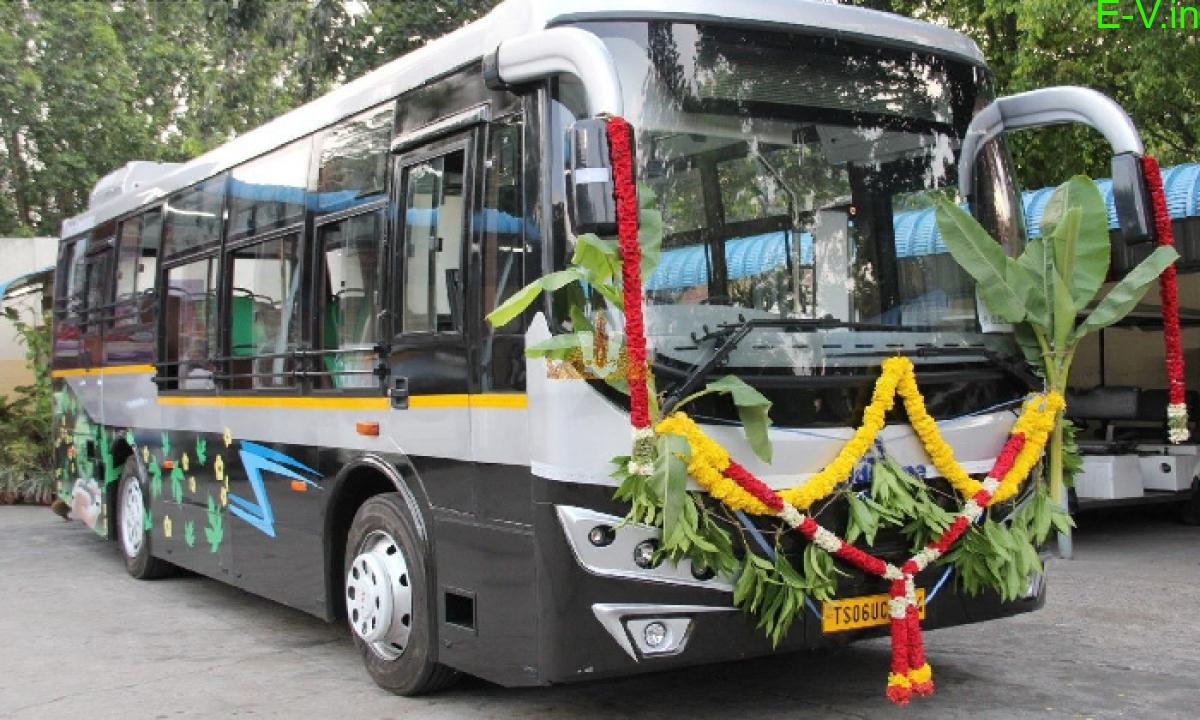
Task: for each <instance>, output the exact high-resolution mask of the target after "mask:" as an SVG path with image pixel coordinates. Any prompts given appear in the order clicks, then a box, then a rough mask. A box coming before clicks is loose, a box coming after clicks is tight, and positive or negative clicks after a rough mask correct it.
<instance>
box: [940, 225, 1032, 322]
mask: <svg viewBox="0 0 1200 720" xmlns="http://www.w3.org/2000/svg"><path fill="white" fill-rule="evenodd" d="M934 212H935V215H936V218H937V226H938V230H939V231H940V232H941V235H942V241H943V242H945V243H946V248H947V249H948V250H949V251H950V254H951V255H953V256H954V259H955V261H957V262H958V264H959V265H960V266H961V267H962V268H963V269H964V270H965V271H966V272H967V274H968V275H970V276H971V277H972V278H974V279H975V282H976V286H977V288H978V290H979V296H980V297H981V298H982V299H983V301H984V303H986V304H987V306H988V308H989V309H990V310H991V311H992V312H994V313H995V314H996V315H998V316H1000V317H1001V318H1003V319H1004V320H1005V321H1007V322H1010V323H1019V322H1021V321H1022V320H1024V319H1025V316H1026V309H1025V305H1026V301H1027V300H1028V297H1029V292H1030V289H1031V288H1030V285H1029V284H1027V283H1025V281H1026V280H1028V279H1029V278H1028V275H1025V274H1022V273H1020V272H1019V271H1014V272H1013V273H1012V275H1013V277H1014V278H1015V279H1016V280H1017V281H1018V283H1021V284H1020V285H1018V286H1016V287H1014V286H1013V285H1011V284H1010V281H1009V275H1010V273H1009V267H1010V265H1009V262H1007V261H1009V260H1011V258H1008V257H1007V256H1005V254H1004V249H1003V248H1002V247H1000V244H999V243H997V242H996V241H995V240H993V239H992V238H991V236H990V235H988V234H987V232H986V231H985V230H984V229H983V228H982V227H980V225H979V223H978V222H976V221H975V219H974V218H972V217H971V216H970V215H969V214H967V212H966V211H965V210H963V209H962V208H960V207H958V206H957V205H955V204H954V203H951V202H948V201H942V202H939V203H938V205H937V208H936V210H935V211H934ZM1012 265H1013V266H1016V263H1015V261H1013V262H1012Z"/></svg>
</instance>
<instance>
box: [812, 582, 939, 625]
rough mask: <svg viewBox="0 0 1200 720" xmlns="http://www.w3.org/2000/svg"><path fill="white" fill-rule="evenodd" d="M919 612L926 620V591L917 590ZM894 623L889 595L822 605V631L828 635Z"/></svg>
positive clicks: (832, 601)
mask: <svg viewBox="0 0 1200 720" xmlns="http://www.w3.org/2000/svg"><path fill="white" fill-rule="evenodd" d="M917 611H918V612H919V613H920V616H921V619H922V620H924V619H925V591H924V590H922V589H918V590H917ZM891 621H892V615H891V612H890V611H889V610H888V596H887V595H864V596H862V597H855V598H846V599H845V600H830V601H828V602H826V603H823V604H822V605H821V630H823V631H825V632H827V633H835V632H845V631H847V630H861V629H863V628H870V627H879V626H880V625H887V624H888V623H889V622H891Z"/></svg>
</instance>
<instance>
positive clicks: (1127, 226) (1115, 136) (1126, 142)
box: [958, 87, 1154, 244]
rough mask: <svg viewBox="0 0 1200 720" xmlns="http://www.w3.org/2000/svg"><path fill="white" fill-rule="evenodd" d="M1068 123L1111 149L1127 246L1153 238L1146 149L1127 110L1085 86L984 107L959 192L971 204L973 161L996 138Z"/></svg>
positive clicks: (970, 132)
mask: <svg viewBox="0 0 1200 720" xmlns="http://www.w3.org/2000/svg"><path fill="white" fill-rule="evenodd" d="M1066 123H1081V124H1083V125H1087V126H1089V127H1092V128H1095V129H1096V130H1098V131H1099V132H1100V133H1101V134H1102V135H1104V137H1105V138H1106V139H1107V140H1108V142H1109V144H1110V145H1112V148H1113V160H1112V167H1113V178H1112V180H1113V199H1114V202H1115V205H1116V210H1117V222H1118V225H1119V227H1120V229H1121V235H1122V237H1123V238H1124V240H1125V242H1126V243H1127V244H1135V243H1140V242H1143V241H1145V240H1148V239H1150V238H1151V237H1153V221H1154V219H1153V214H1152V213H1151V212H1150V199H1149V196H1148V195H1147V194H1146V183H1145V178H1144V177H1143V176H1142V171H1141V166H1140V159H1141V156H1142V153H1143V152H1145V148H1144V147H1143V145H1142V139H1141V136H1140V135H1139V134H1138V131H1137V128H1136V127H1135V126H1134V124H1133V120H1132V119H1130V117H1129V114H1128V113H1126V112H1125V110H1124V108H1122V107H1121V106H1120V105H1118V104H1117V103H1116V102H1115V101H1114V100H1113V99H1112V98H1110V97H1108V96H1107V95H1104V94H1102V93H1099V92H1096V91H1095V90H1090V89H1088V88H1081V87H1054V88H1046V89H1044V90H1034V91H1032V92H1027V93H1021V94H1019V95H1010V96H1008V97H1002V98H999V99H997V100H996V101H995V102H993V103H992V104H991V105H988V106H987V107H986V108H984V109H983V110H981V111H980V112H979V113H978V114H977V115H976V116H975V118H974V119H973V120H971V125H970V126H969V127H968V128H967V134H966V137H964V138H963V148H962V156H961V157H960V158H959V164H958V185H959V192H960V193H961V194H962V196H963V197H965V198H967V200H968V202H970V201H971V200H972V199H973V198H972V195H973V194H974V189H975V186H974V183H975V160H976V157H977V156H978V155H979V152H980V151H981V150H982V149H983V146H984V145H986V144H987V143H988V142H989V141H991V140H992V139H993V138H995V137H996V136H998V135H1000V134H1001V133H1004V132H1007V131H1010V130H1024V129H1029V128H1037V127H1048V126H1051V125H1063V124H1066Z"/></svg>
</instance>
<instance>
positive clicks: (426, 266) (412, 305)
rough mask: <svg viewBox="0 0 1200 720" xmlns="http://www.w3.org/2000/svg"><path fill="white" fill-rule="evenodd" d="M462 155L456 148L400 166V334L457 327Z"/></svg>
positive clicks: (460, 251) (460, 253)
mask: <svg viewBox="0 0 1200 720" xmlns="http://www.w3.org/2000/svg"><path fill="white" fill-rule="evenodd" d="M464 157H465V153H464V151H462V150H456V151H454V152H451V153H449V154H446V155H442V156H440V157H436V158H433V159H432V160H427V161H425V162H422V163H419V164H417V165H413V166H411V167H409V168H407V169H406V170H405V178H406V179H405V182H406V187H405V223H404V325H403V331H404V332H433V331H439V330H441V331H445V330H454V329H456V328H458V327H460V317H459V315H460V310H461V308H460V304H461V297H462V287H461V277H462V270H461V267H462V249H463V245H462V244H463V225H464V222H463V220H464V217H463V212H464V209H465V208H464V205H463V160H464Z"/></svg>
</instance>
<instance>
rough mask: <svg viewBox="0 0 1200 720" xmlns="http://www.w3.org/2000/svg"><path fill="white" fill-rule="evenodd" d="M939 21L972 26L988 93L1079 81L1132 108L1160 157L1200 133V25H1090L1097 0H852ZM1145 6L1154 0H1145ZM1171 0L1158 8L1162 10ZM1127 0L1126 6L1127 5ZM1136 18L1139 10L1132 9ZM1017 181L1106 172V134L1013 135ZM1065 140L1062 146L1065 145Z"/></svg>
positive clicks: (1180, 153) (1184, 150) (1053, 181)
mask: <svg viewBox="0 0 1200 720" xmlns="http://www.w3.org/2000/svg"><path fill="white" fill-rule="evenodd" d="M849 4H856V5H863V6H868V7H872V8H874V9H877V10H887V11H891V12H897V13H901V14H905V15H911V16H913V17H917V18H920V19H923V20H929V21H932V22H937V23H940V24H943V25H947V26H949V27H952V28H954V29H956V30H959V31H961V32H964V33H966V34H967V35H969V36H971V37H972V38H973V39H974V40H975V41H976V42H977V43H979V46H980V48H981V49H982V50H983V53H984V55H985V56H987V59H988V63H989V65H990V66H991V68H992V71H993V73H994V74H995V78H996V85H997V87H996V93H997V94H998V95H1007V94H1012V93H1018V92H1023V91H1026V90H1033V89H1036V88H1041V87H1048V86H1052V85H1082V86H1084V87H1090V88H1094V89H1096V90H1099V91H1101V92H1103V93H1105V94H1107V95H1109V96H1110V97H1112V98H1114V99H1115V100H1116V101H1117V102H1119V103H1120V104H1121V105H1122V106H1123V107H1124V108H1125V109H1126V110H1127V111H1129V114H1130V115H1131V116H1132V117H1133V119H1134V122H1136V123H1137V125H1138V128H1139V129H1140V130H1141V133H1142V138H1143V139H1144V140H1145V143H1146V149H1147V152H1149V153H1150V154H1152V155H1155V156H1156V157H1157V158H1158V159H1159V160H1160V161H1161V162H1162V163H1163V165H1172V164H1177V163H1182V162H1188V161H1191V160H1194V159H1195V156H1196V155H1195V153H1196V150H1195V148H1196V146H1197V142H1198V140H1200V85H1198V84H1197V83H1196V82H1195V79H1194V76H1195V73H1194V70H1193V68H1195V67H1197V65H1200V42H1198V40H1200V32H1197V31H1193V30H1191V29H1190V28H1189V29H1186V30H1178V29H1170V28H1165V29H1164V28H1160V27H1154V28H1150V29H1148V28H1146V27H1145V26H1144V25H1143V24H1142V22H1141V21H1140V20H1136V19H1135V21H1134V22H1129V21H1124V22H1122V23H1121V28H1120V29H1099V28H1097V16H1096V3H1095V2H1062V0H851V2H850V3H849ZM1145 5H1146V6H1147V12H1149V11H1150V9H1151V8H1152V7H1153V5H1154V3H1145ZM1168 5H1169V3H1163V4H1162V6H1163V7H1162V8H1161V9H1160V10H1159V15H1160V19H1162V18H1163V17H1165V16H1167V15H1168V14H1169V8H1168V7H1167V6H1168ZM1132 6H1133V3H1132V2H1130V3H1128V6H1127V7H1124V12H1130V11H1131V7H1132ZM1134 15H1135V18H1136V16H1137V14H1136V12H1135V13H1134ZM1009 140H1010V146H1011V148H1012V151H1013V157H1014V159H1015V160H1016V164H1017V166H1018V172H1019V175H1020V180H1021V184H1022V185H1023V186H1024V187H1027V188H1039V187H1045V186H1049V185H1058V184H1059V183H1061V182H1063V181H1064V180H1066V179H1067V178H1068V177H1070V176H1072V175H1075V174H1085V175H1090V176H1092V177H1106V176H1108V175H1109V173H1110V172H1111V170H1110V168H1109V164H1108V163H1109V158H1110V157H1111V155H1112V152H1111V150H1110V149H1109V147H1108V144H1107V143H1106V142H1105V140H1104V138H1102V137H1101V136H1100V134H1099V133H1096V132H1094V131H1092V130H1089V129H1086V128H1084V127H1082V126H1078V125H1075V126H1064V127H1060V128H1051V129H1043V130H1034V131H1028V132H1022V133H1018V134H1014V135H1011V136H1010V138H1009ZM1064 148H1069V151H1068V152H1064V151H1063V149H1064Z"/></svg>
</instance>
